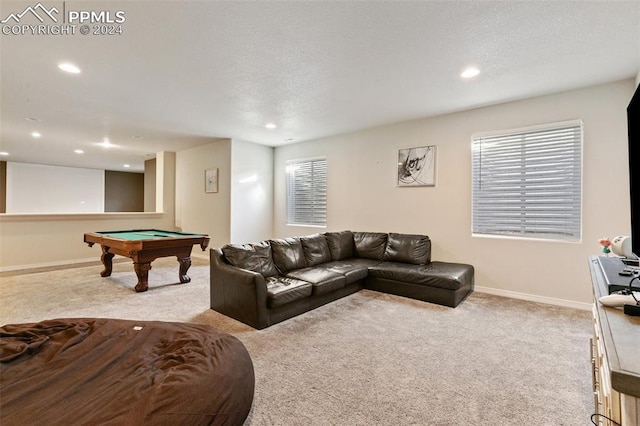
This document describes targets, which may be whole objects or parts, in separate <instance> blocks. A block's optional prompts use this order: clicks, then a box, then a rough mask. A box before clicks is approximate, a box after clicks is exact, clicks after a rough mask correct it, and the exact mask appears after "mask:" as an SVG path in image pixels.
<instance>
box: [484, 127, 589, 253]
mask: <svg viewBox="0 0 640 426" xmlns="http://www.w3.org/2000/svg"><path fill="white" fill-rule="evenodd" d="M472 176H473V178H472V179H473V190H472V192H473V195H472V209H473V212H472V221H473V225H472V228H473V233H474V234H489V235H506V236H517V237H526V238H541V239H556V240H565V241H579V240H580V238H581V210H582V122H581V121H572V122H568V123H558V124H555V125H553V124H551V125H548V126H545V127H544V128H540V127H536V128H532V129H529V130H520V131H514V132H508V133H503V134H499V135H495V136H474V137H473V149H472Z"/></svg>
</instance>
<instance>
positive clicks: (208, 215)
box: [175, 139, 231, 257]
mask: <svg viewBox="0 0 640 426" xmlns="http://www.w3.org/2000/svg"><path fill="white" fill-rule="evenodd" d="M215 168H217V169H218V192H217V193H205V192H204V171H205V170H208V169H215ZM230 177H231V140H230V139H217V140H214V141H212V142H211V143H210V144H207V145H201V146H198V147H195V148H191V149H186V150H184V151H179V152H177V153H176V186H175V188H176V205H175V212H176V226H177V227H178V228H179V229H181V230H182V231H184V232H201V233H205V234H209V237H210V238H211V241H210V243H209V247H221V246H222V245H224V244H226V243H228V242H229V236H230V227H231V225H230V224H231V215H230V213H231V184H230ZM198 252H199V251H198ZM194 254H198V253H196V252H195V250H194ZM200 254H201V253H200ZM207 257H208V255H207Z"/></svg>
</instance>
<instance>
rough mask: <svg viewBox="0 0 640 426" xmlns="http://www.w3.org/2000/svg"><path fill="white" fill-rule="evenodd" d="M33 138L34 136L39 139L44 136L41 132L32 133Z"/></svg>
mask: <svg viewBox="0 0 640 426" xmlns="http://www.w3.org/2000/svg"><path fill="white" fill-rule="evenodd" d="M31 136H33V137H34V138H39V137H41V136H42V133H40V132H31Z"/></svg>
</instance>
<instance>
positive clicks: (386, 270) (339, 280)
mask: <svg viewBox="0 0 640 426" xmlns="http://www.w3.org/2000/svg"><path fill="white" fill-rule="evenodd" d="M210 258H211V263H210V267H211V274H210V285H211V309H213V310H215V311H217V312H220V313H222V314H224V315H227V316H230V317H231V318H234V319H236V320H238V321H242V322H243V323H245V324H248V325H250V326H252V327H254V328H257V329H263V328H266V327H269V326H271V325H273V324H276V323H279V322H281V321H284V320H286V319H288V318H291V317H293V316H296V315H299V314H301V313H304V312H307V311H309V310H311V309H315V308H317V307H318V306H321V305H324V304H326V303H328V302H331V301H333V300H336V299H339V298H341V297H344V296H347V295H349V294H351V293H355V292H357V291H359V290H361V289H362V288H366V289H370V290H376V291H381V292H385V293H391V294H396V295H399V296H405V297H409V298H412V299H418V300H423V301H426V302H432V303H437V304H440V305H445V306H450V307H456V306H457V305H458V304H459V303H460V302H462V301H463V300H464V299H465V298H466V297H467V296H468V295H469V294H470V293H471V292H472V291H473V286H474V269H473V266H471V265H466V264H459V263H447V262H432V261H431V240H430V239H429V237H427V236H425V235H409V234H394V233H389V234H385V233H377V232H351V231H342V232H326V233H324V234H314V235H309V236H304V237H291V238H284V239H273V240H269V241H263V242H260V243H255V244H227V245H226V246H224V247H222V248H221V249H220V248H212V249H211V250H210Z"/></svg>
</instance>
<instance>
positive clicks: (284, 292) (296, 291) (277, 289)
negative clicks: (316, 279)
mask: <svg viewBox="0 0 640 426" xmlns="http://www.w3.org/2000/svg"><path fill="white" fill-rule="evenodd" d="M265 281H266V284H267V305H268V306H269V307H270V308H277V307H278V306H282V305H286V304H287V303H291V302H293V301H296V300H299V299H303V298H305V297H309V296H311V293H312V292H313V286H312V285H311V283H308V282H306V281H301V280H297V279H295V278H289V277H281V276H276V277H269V278H267V279H266V280H265Z"/></svg>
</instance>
